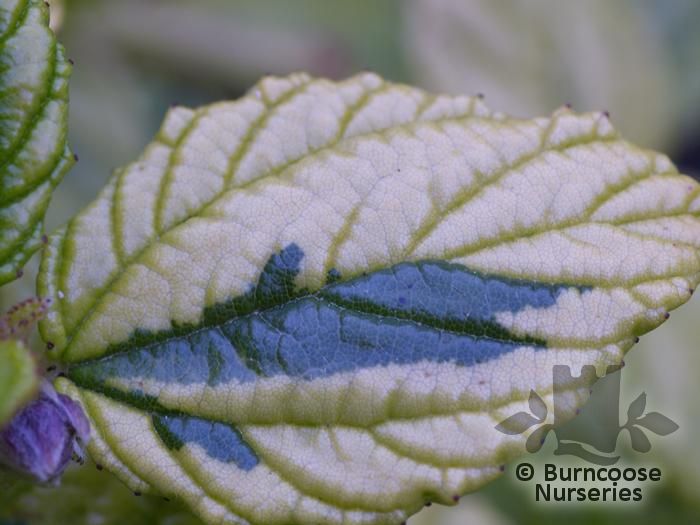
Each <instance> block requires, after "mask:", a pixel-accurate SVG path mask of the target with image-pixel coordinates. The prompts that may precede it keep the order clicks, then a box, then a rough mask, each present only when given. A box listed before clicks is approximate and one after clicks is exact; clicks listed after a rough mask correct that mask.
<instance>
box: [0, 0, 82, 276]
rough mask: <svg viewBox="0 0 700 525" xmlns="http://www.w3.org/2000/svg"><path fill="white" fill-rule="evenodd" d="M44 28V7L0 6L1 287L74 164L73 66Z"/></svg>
mask: <svg viewBox="0 0 700 525" xmlns="http://www.w3.org/2000/svg"><path fill="white" fill-rule="evenodd" d="M48 21H49V13H48V7H47V4H45V3H44V2H43V1H41V0H7V1H3V3H2V5H0V284H2V283H4V282H7V281H10V280H12V279H14V278H15V276H16V275H17V272H18V271H19V269H20V268H21V267H22V266H23V265H24V263H25V262H26V260H27V259H28V258H29V256H30V255H31V254H32V253H33V252H34V251H35V250H36V249H37V248H38V247H39V246H40V245H41V235H42V227H43V219H44V213H45V211H46V208H47V206H48V205H49V200H50V198H51V192H52V191H53V188H54V187H55V186H56V185H57V184H58V183H59V182H60V180H61V178H62V177H63V175H64V173H65V172H66V171H67V170H68V168H69V167H70V166H71V164H72V163H73V156H72V155H71V153H70V151H69V149H68V146H67V144H66V126H67V118H68V76H69V74H70V65H69V64H68V62H67V61H66V59H65V57H64V52H63V48H62V47H61V45H60V44H58V43H57V42H56V39H55V37H54V34H53V33H52V32H51V30H50V29H49V27H48Z"/></svg>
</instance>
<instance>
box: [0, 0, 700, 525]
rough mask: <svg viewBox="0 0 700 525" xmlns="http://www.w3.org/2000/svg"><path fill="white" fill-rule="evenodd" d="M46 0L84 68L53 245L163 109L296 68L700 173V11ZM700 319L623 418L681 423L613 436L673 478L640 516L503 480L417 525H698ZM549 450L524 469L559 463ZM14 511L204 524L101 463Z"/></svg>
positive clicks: (319, 0) (634, 389)
mask: <svg viewBox="0 0 700 525" xmlns="http://www.w3.org/2000/svg"><path fill="white" fill-rule="evenodd" d="M50 3H51V4H52V25H53V27H54V28H55V30H56V31H57V32H58V33H59V37H60V39H61V40H62V42H63V43H64V45H65V46H66V49H67V51H68V55H69V56H70V57H71V58H72V59H73V60H74V61H75V67H74V72H73V77H72V84H71V112H70V117H71V122H70V144H71V146H72V148H73V150H74V151H75V152H77V153H78V155H79V157H80V162H79V163H78V164H77V165H76V167H75V168H74V169H73V170H72V171H71V172H70V173H69V174H68V175H67V176H66V178H65V181H64V182H63V184H62V185H61V186H59V188H58V190H57V191H56V193H55V196H54V200H53V202H52V205H51V208H50V210H49V215H48V219H47V231H51V230H53V229H54V228H55V227H58V226H60V225H61V224H63V223H64V222H65V221H66V220H68V219H69V218H70V217H71V216H72V215H73V214H74V213H76V212H77V211H78V210H79V209H81V208H82V207H83V206H84V205H85V204H87V203H88V202H89V201H91V200H92V199H93V198H94V197H95V195H96V194H97V192H98V191H99V190H100V189H101V188H102V187H103V186H104V184H105V182H106V181H107V178H108V177H109V176H110V173H111V172H112V171H113V170H114V169H115V168H116V167H118V166H121V165H123V164H125V163H127V162H130V161H132V160H134V159H135V158H136V156H137V155H138V154H139V152H140V151H141V149H142V148H143V147H144V146H145V145H146V144H147V143H148V142H149V140H150V139H151V137H152V136H153V134H154V133H155V131H156V130H157V128H158V127H159V125H160V122H161V120H162V117H163V115H164V113H165V111H166V109H167V107H168V106H170V105H171V104H173V103H180V104H186V105H192V106H196V105H200V104H205V103H209V102H212V101H215V100H220V99H232V98H237V97H239V96H240V95H241V94H243V93H244V92H245V91H246V90H247V89H249V88H250V87H251V85H252V84H253V83H254V82H255V81H256V80H257V79H258V78H259V77H260V76H262V75H265V74H275V75H283V74H286V73H289V72H291V71H297V70H305V71H309V72H311V73H313V74H315V75H319V76H326V77H330V78H342V77H346V76H348V75H352V74H353V73H356V72H358V71H360V70H366V69H369V70H373V71H376V72H377V73H379V74H381V75H383V76H384V77H386V78H388V79H390V80H394V81H400V82H407V83H411V84H415V85H418V86H421V87H425V88H427V89H430V90H434V91H439V92H450V93H467V94H476V93H483V94H484V95H485V97H486V100H487V102H488V103H489V104H490V105H491V106H492V107H493V108H495V109H499V110H503V111H507V112H509V113H511V114H514V115H517V116H523V117H531V116H535V115H541V114H547V113H550V112H551V111H553V110H554V109H556V108H557V107H558V106H561V105H562V104H565V103H570V104H572V105H573V107H574V109H576V110H579V111H585V110H600V109H606V110H608V111H609V112H610V113H611V115H612V120H613V123H614V124H615V125H616V127H617V128H618V129H620V130H621V131H622V133H623V134H624V135H625V136H626V137H628V138H630V139H631V140H634V141H636V142H638V143H640V144H641V145H643V146H646V147H651V148H657V149H661V150H663V151H664V152H666V153H668V154H669V155H670V157H671V158H672V160H674V161H675V162H676V163H677V164H678V165H679V167H680V168H681V170H682V171H684V172H686V173H689V174H691V175H694V176H698V175H700V67H699V66H700V31H698V30H697V28H698V27H699V26H700V25H699V24H700V2H698V1H697V0H672V1H669V2H662V1H660V0H639V1H634V0H615V1H610V0H589V1H586V2H579V1H575V0H562V1H555V0H527V1H526V0H520V1H518V0H495V1H493V0H406V1H400V0H353V1H341V0H296V1H294V2H290V1H289V0H264V1H262V0H238V1H235V2H233V1H226V0H188V1H185V0H180V1H177V0H170V1H164V0H159V1H155V0H151V1H139V0H64V1H57V0H51V1H50ZM36 264H37V258H36V257H35V258H34V259H33V260H32V262H31V263H30V265H29V266H28V268H27V269H26V271H25V277H24V278H22V279H20V280H19V281H17V282H15V283H13V284H12V285H11V286H9V287H5V288H3V289H2V291H0V306H2V307H3V308H4V307H8V306H9V305H11V304H13V303H14V302H16V301H17V300H19V299H21V298H24V297H27V296H30V295H32V294H33V291H34V283H33V277H34V275H35V274H36ZM699 319H700V299H698V298H695V300H693V301H691V303H690V304H689V305H687V306H685V307H684V308H681V309H680V310H679V311H678V312H677V313H674V314H673V315H672V317H671V320H670V322H668V323H666V324H665V325H664V326H663V327H661V328H660V329H658V330H657V331H655V332H653V333H652V334H650V335H648V336H645V337H643V338H642V342H641V343H640V344H639V345H638V346H637V347H635V349H634V351H633V352H631V353H630V354H629V355H628V356H627V359H626V364H627V366H626V367H625V370H624V372H623V403H622V404H621V406H623V407H626V406H627V405H628V404H629V402H630V401H631V400H632V399H634V398H635V397H636V395H637V394H639V393H640V392H641V391H643V390H644V391H646V392H647V395H648V409H649V410H658V411H660V412H662V413H664V414H665V415H667V416H669V417H671V418H672V419H674V421H676V422H677V423H678V424H679V425H680V430H678V431H677V432H675V433H674V434H672V435H670V436H667V437H664V438H659V439H652V450H651V452H649V453H647V454H638V453H635V452H633V451H632V450H631V447H630V446H629V438H628V436H627V435H626V434H623V435H622V436H621V437H620V441H619V447H618V448H619V450H622V451H623V453H624V454H625V456H626V457H625V461H627V462H628V463H632V464H637V465H646V466H659V467H660V468H661V469H662V471H663V476H664V479H665V480H666V481H665V482H664V483H662V484H661V485H660V486H659V487H657V488H655V489H654V490H651V487H648V489H649V490H647V491H646V492H645V497H644V500H643V503H642V504H635V505H632V504H628V505H617V506H614V505H607V504H601V505H586V506H580V505H575V506H572V505H561V504H559V505H556V504H554V505H542V504H535V503H533V495H532V492H531V491H532V490H534V489H532V485H531V484H528V485H526V486H523V484H519V483H517V482H516V481H515V480H514V477H513V475H512V472H511V469H509V470H507V472H506V475H504V476H503V477H502V478H500V479H499V480H498V481H496V482H494V483H492V484H491V485H489V486H488V487H486V488H485V489H484V490H482V491H480V492H479V493H477V494H473V495H469V496H466V497H464V498H463V499H462V501H461V502H460V504H459V507H458V508H456V509H454V508H450V509H448V508H444V507H439V506H432V507H431V508H429V509H426V510H425V511H423V512H421V513H420V514H419V515H417V516H416V517H414V518H412V519H411V520H410V525H429V524H430V525H448V524H449V525H458V524H466V523H480V524H487V525H488V524H506V523H528V524H529V523H533V524H534V523H543V522H562V521H566V522H568V523H569V524H571V525H575V524H578V523H600V524H607V523H616V524H617V523H628V522H629V523H631V522H634V523H635V524H636V525H642V524H647V523H649V524H651V523H664V522H668V523H700V503H699V502H700V449H699V448H698V446H697V442H696V437H697V436H698V435H700V382H699V381H698V371H700V352H698V343H697V341H699V340H700V323H699V322H698V320H699ZM36 344H37V348H38V347H39V346H40V345H39V344H38V343H36ZM621 417H622V418H623V421H624V414H622V415H621ZM551 441H552V437H551V436H550V438H549V439H548V441H547V443H546V446H545V447H544V448H543V449H542V450H541V451H540V452H539V453H538V454H537V455H535V456H533V457H531V458H528V461H532V462H533V463H535V464H542V463H543V462H546V461H550V462H552V461H553V462H555V463H558V462H560V461H561V459H560V458H555V457H554V456H553V446H552V443H551ZM579 465H580V466H583V465H584V464H583V463H580V464H579ZM3 491H4V490H3ZM6 505H9V504H8V503H7V502H6V501H5V502H2V505H0V507H6V509H7V508H9V507H7V506H6ZM8 512H9V513H8ZM5 514H6V515H8V516H9V515H10V514H12V515H14V516H15V518H19V519H20V522H21V523H31V524H56V525H59V524H60V525H63V524H67V523H75V524H77V525H80V524H88V523H89V524H95V525H110V524H117V523H120V524H121V523H134V524H140V523H143V524H147V523H148V524H151V523H160V524H169V525H185V524H188V525H189V524H196V523H197V520H195V519H194V518H193V517H191V516H190V515H188V513H187V512H186V510H184V509H182V508H181V507H180V506H178V504H177V503H175V502H169V503H168V502H164V501H163V500H161V499H160V498H155V497H148V496H143V497H135V496H133V495H132V494H131V493H130V492H129V491H128V490H127V489H126V488H125V487H123V486H122V485H120V484H119V483H118V482H117V481H115V480H114V479H112V478H111V477H110V476H109V475H108V474H107V473H105V472H98V471H97V470H96V469H95V468H94V466H85V467H83V468H78V469H74V470H73V471H72V472H71V473H70V474H69V475H68V476H67V477H66V479H65V480H64V482H63V485H62V487H61V488H60V489H37V488H35V489H33V490H31V491H29V492H25V493H24V496H23V497H21V498H19V499H18V500H16V503H15V504H14V505H13V508H12V511H11V512H10V511H6V512H5ZM0 523H16V521H6V522H2V512H0Z"/></svg>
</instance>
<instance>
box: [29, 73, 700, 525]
mask: <svg viewBox="0 0 700 525" xmlns="http://www.w3.org/2000/svg"><path fill="white" fill-rule="evenodd" d="M699 195H700V193H699V191H698V185H697V184H696V183H695V182H694V181H693V180H692V179H690V178H688V177H685V176H682V175H679V174H678V173H677V172H676V170H675V168H674V167H673V165H672V164H671V163H670V162H669V160H668V159H667V158H666V157H665V156H663V155H660V154H657V153H655V152H651V151H646V150H642V149H639V148H637V147H635V146H633V145H632V144H629V143H627V142H625V141H624V140H622V139H621V138H620V137H619V136H618V135H617V134H616V132H615V131H614V129H613V128H612V126H611V124H610V122H609V120H608V118H607V117H606V115H605V114H602V113H588V114H582V115H578V114H575V113H573V112H571V111H569V110H568V109H565V108H564V109H562V110H560V111H557V112H556V113H555V114H554V115H553V116H552V117H550V118H537V119H533V120H516V119H512V118H509V117H507V116H505V115H503V114H499V113H493V112H492V111H490V110H488V109H487V108H486V106H485V105H484V104H483V102H482V101H481V100H480V99H478V98H472V97H446V96H434V95H430V94H427V93H425V92H423V91H420V90H418V89H414V88H411V87H407V86H401V85H393V84H389V83H386V82H383V81H382V80H381V79H380V78H378V77H377V76H375V75H372V74H363V75H359V76H357V77H354V78H351V79H349V80H347V81H344V82H340V83H333V82H329V81H325V80H314V79H311V78H309V77H307V76H306V75H301V74H300V75H293V76H291V77H288V78H267V79H264V80H263V81H262V82H261V83H260V84H258V85H257V86H256V87H255V88H254V89H253V90H252V91H251V92H250V93H249V94H248V95H247V96H245V97H244V98H242V99H240V100H238V101H235V102H224V103H219V104H214V105H211V106H207V107H203V108H200V109H197V110H191V109H186V108H183V107H176V108H174V109H172V110H171V111H170V112H169V114H168V116H167V117H166V120H165V123H164V124H163V127H162V128H161V130H160V132H159V133H158V135H157V137H156V140H155V141H154V142H153V143H152V144H151V145H150V146H148V148H147V149H146V151H145V152H144V154H143V155H142V157H141V158H140V159H138V160H137V161H136V162H134V163H133V164H131V165H128V166H126V167H125V168H123V169H121V170H119V171H118V172H117V173H116V174H115V175H114V177H113V178H112V179H111V182H110V183H109V185H108V186H107V187H106V188H105V190H104V191H103V192H102V193H101V194H100V196H99V197H98V198H97V199H96V200H95V201H94V202H93V203H92V204H91V205H90V206H89V207H88V208H86V209H85V210H84V211H83V212H81V213H80V214H79V215H77V216H76V217H75V218H74V219H73V220H72V221H71V222H70V223H69V224H68V225H67V226H66V227H65V228H64V229H62V230H60V231H58V232H57V233H56V234H54V235H53V236H52V237H51V239H50V241H49V246H48V248H47V250H46V251H45V253H44V258H43V261H42V268H41V272H40V276H39V292H40V294H42V295H45V296H49V297H53V298H54V299H55V300H56V306H55V308H54V309H53V310H52V311H51V312H50V313H49V315H48V318H47V319H46V320H45V321H44V322H43V323H42V325H41V330H42V334H43V337H44V338H45V340H46V341H48V342H50V343H52V344H53V345H54V351H53V353H54V356H55V357H56V358H58V359H60V360H62V361H63V362H64V363H65V366H66V368H67V378H65V379H62V380H60V381H59V387H60V388H61V389H62V390H63V391H64V392H65V393H69V394H70V395H72V396H74V397H75V398H76V399H78V400H80V402H81V403H82V404H83V406H84V408H85V410H86V412H87V413H88V414H89V416H90V418H91V420H92V423H93V427H94V429H93V430H94V438H93V440H92V441H91V444H90V451H91V453H92V455H93V457H94V458H95V459H96V461H97V462H99V463H101V464H103V465H105V466H107V467H108V468H109V469H111V470H112V471H113V472H115V473H116V474H117V475H118V476H119V477H121V478H122V479H123V480H124V481H125V482H126V483H127V484H129V486H130V487H131V488H132V489H133V490H135V491H140V492H144V491H149V492H155V493H161V494H164V495H167V496H169V497H170V496H175V497H179V498H182V499H183V500H184V501H185V502H186V503H187V504H188V505H189V506H190V507H191V508H192V509H193V510H194V511H195V512H196V513H197V514H199V515H200V516H201V517H202V518H203V519H204V520H205V521H207V522H209V523H250V524H261V523H264V524H290V523H297V524H308V523H325V524H335V523H346V524H350V523H352V524H355V523H364V524H382V523H386V524H393V523H399V522H401V521H402V520H404V519H405V518H406V517H407V516H408V515H410V514H412V513H414V512H416V511H417V510H419V509H420V508H421V507H422V505H423V504H424V503H425V502H427V501H437V502H440V503H446V504H450V503H453V502H454V501H455V500H456V498H458V496H459V495H461V494H464V493H466V492H468V491H471V490H475V489H477V488H478V487H480V486H481V485H483V484H484V483H486V482H487V481H488V480H490V479H493V478H494V477H496V476H498V475H499V474H500V472H501V471H502V469H503V465H504V464H505V462H507V461H508V460H510V459H512V458H513V457H514V456H516V455H518V454H521V453H523V452H524V450H525V440H526V438H527V435H507V434H504V433H501V432H499V431H498V430H497V429H496V425H497V424H498V423H499V422H501V421H503V420H504V419H505V418H507V417H508V416H511V415H513V414H516V413H518V412H520V411H524V412H528V411H529V405H528V398H529V396H530V392H531V390H533V391H534V392H535V393H536V394H537V395H538V396H539V397H540V398H542V399H543V401H544V402H545V404H546V405H548V406H547V408H548V410H547V413H548V414H551V413H552V410H551V403H552V388H553V385H552V367H553V366H554V365H570V366H571V367H572V371H573V374H574V376H573V377H572V378H571V380H570V381H569V382H567V383H566V384H563V385H559V387H560V388H562V389H564V390H566V391H567V392H568V393H569V396H568V398H567V399H568V400H569V402H570V403H569V405H570V406H569V407H568V413H569V414H573V413H574V410H575V408H576V407H577V406H579V405H580V404H582V403H583V402H584V401H585V399H586V396H587V393H588V390H587V387H588V379H586V378H590V375H588V376H581V378H578V377H577V376H576V374H577V373H578V371H579V370H580V367H581V366H583V365H594V366H595V367H596V369H597V370H598V372H599V373H601V374H602V373H603V371H604V370H605V369H606V366H607V365H610V364H616V363H619V362H620V360H621V359H622V357H623V355H624V353H625V352H626V351H627V350H628V349H629V348H630V347H631V346H632V345H633V344H634V342H635V340H636V338H637V337H638V336H639V335H641V334H643V333H644V332H646V331H648V330H650V329H652V328H654V327H655V326H657V325H658V324H660V323H662V322H663V320H664V319H665V318H666V316H667V313H668V311H669V310H670V309H672V308H675V307H676V306H678V305H680V304H682V303H683V302H685V301H686V300H687V299H688V298H689V297H690V295H691V293H692V289H693V287H694V286H695V285H696V284H697V281H698V272H700V260H699V257H698V247H699V246H700V221H698V218H697V214H698V209H700V198H699ZM559 412H560V413H561V412H562V407H559ZM563 412H567V410H563ZM550 419H551V416H548V419H547V423H551V420H550Z"/></svg>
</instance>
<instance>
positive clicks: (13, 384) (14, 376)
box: [0, 340, 39, 428]
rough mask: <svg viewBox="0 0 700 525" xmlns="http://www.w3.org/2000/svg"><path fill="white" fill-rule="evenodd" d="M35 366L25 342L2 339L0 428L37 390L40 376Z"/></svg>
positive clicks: (0, 359) (0, 356) (0, 345)
mask: <svg viewBox="0 0 700 525" xmlns="http://www.w3.org/2000/svg"><path fill="white" fill-rule="evenodd" d="M35 367H36V365H35V363H34V359H33V358H32V356H31V354H30V353H29V350H28V349H27V348H26V347H25V346H24V344H22V343H21V342H20V341H12V340H9V341H2V340H0V428H1V427H2V426H3V425H5V423H7V422H8V421H9V420H10V419H11V418H12V416H13V415H14V414H15V412H17V410H18V409H19V408H20V407H21V406H22V405H23V404H24V403H26V402H27V401H29V399H30V398H31V396H32V395H33V394H34V393H35V392H36V390H37V388H38V386H39V378H38V376H37V374H36V371H35Z"/></svg>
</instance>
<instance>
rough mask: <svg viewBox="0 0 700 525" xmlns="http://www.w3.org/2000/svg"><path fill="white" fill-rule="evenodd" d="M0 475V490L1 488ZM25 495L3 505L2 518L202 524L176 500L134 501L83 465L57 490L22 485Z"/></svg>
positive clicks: (57, 523) (59, 523)
mask: <svg viewBox="0 0 700 525" xmlns="http://www.w3.org/2000/svg"><path fill="white" fill-rule="evenodd" d="M2 474H3V473H2V471H0V488H5V487H4V485H3V478H2ZM23 489H24V492H22V493H19V494H18V493H17V491H16V492H15V494H14V497H11V498H9V499H7V501H3V496H4V493H0V503H4V505H2V506H0V523H1V522H2V521H1V520H2V518H14V519H17V520H20V521H21V522H22V523H28V524H31V525H66V524H67V523H73V524H76V525H86V524H89V523H100V524H101V525H124V524H125V523H129V524H130V525H201V523H202V522H201V521H200V520H198V519H197V518H196V517H194V516H193V515H192V514H190V513H189V512H188V511H187V509H186V508H184V507H183V505H182V504H180V503H179V502H177V501H164V500H163V499H162V498H158V497H155V496H148V495H143V496H141V497H139V496H135V495H134V494H133V492H131V491H130V490H128V489H127V488H126V487H125V486H124V485H123V484H122V483H120V482H119V481H118V480H117V479H115V478H114V476H111V475H109V474H108V473H107V472H100V471H99V470H97V469H96V468H95V465H94V464H92V463H88V464H86V465H84V466H81V467H75V468H72V469H69V470H68V471H66V473H65V474H64V475H63V477H62V479H61V484H60V485H58V486H52V487H45V486H38V485H34V486H28V487H27V486H25V487H23Z"/></svg>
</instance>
